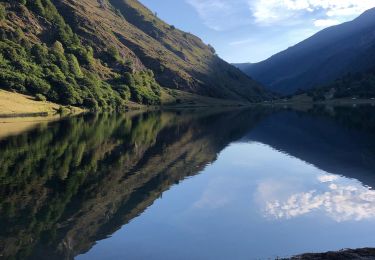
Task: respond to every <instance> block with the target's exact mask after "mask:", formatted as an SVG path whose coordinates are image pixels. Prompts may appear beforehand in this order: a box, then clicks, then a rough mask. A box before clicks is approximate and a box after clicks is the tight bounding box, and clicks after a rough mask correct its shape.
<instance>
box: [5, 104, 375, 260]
mask: <svg viewBox="0 0 375 260" xmlns="http://www.w3.org/2000/svg"><path fill="white" fill-rule="evenodd" d="M374 113H375V108H374V107H365V106H363V107H356V108H349V107H338V108H332V107H329V108H327V107H320V108H314V109H310V110H309V111H308V112H295V111H289V110H275V109H260V108H254V109H251V110H235V111H207V110H205V111H182V112H181V111H180V112H153V113H136V114H129V115H85V116H80V117H75V118H71V119H64V120H61V121H59V122H52V123H48V124H46V123H44V124H43V125H40V126H37V127H36V128H35V129H32V130H29V131H27V132H24V133H22V134H19V135H17V136H7V137H2V139H1V140H0V148H1V149H0V256H1V257H0V258H5V259H7V258H16V259H27V258H28V259H73V258H76V259H158V260H159V259H160V260H164V259H215V260H216V259H274V258H277V257H288V256H292V255H296V254H301V253H306V252H323V251H329V250H340V249H342V248H362V247H375V237H374V235H373V234H374V232H375V190H373V189H372V188H371V187H375V116H374ZM2 127H3V126H2Z"/></svg>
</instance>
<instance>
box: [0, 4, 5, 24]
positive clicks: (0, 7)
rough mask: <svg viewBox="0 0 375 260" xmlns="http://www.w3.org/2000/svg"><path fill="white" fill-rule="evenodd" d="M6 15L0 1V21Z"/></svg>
mask: <svg viewBox="0 0 375 260" xmlns="http://www.w3.org/2000/svg"><path fill="white" fill-rule="evenodd" d="M5 17H6V10H5V7H4V6H3V5H2V4H1V3H0V21H1V20H4V19H5Z"/></svg>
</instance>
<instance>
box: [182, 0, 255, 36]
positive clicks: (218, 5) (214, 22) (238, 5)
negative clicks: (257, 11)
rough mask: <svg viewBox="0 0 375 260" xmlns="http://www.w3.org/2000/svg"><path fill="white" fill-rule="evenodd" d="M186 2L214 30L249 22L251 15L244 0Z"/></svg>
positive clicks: (193, 0)
mask: <svg viewBox="0 0 375 260" xmlns="http://www.w3.org/2000/svg"><path fill="white" fill-rule="evenodd" d="M186 2H187V3H188V4H189V5H191V6H192V7H193V8H194V9H195V10H196V12H197V13H198V14H199V16H200V17H201V18H202V19H203V22H204V23H205V25H206V26H208V27H209V28H211V29H213V30H216V31H221V30H227V29H232V28H235V27H237V26H241V25H246V24H249V23H251V15H250V13H249V10H248V9H247V3H246V1H245V0H186ZM244 11H245V12H246V13H247V15H246V13H244Z"/></svg>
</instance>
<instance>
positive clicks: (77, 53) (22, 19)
mask: <svg viewBox="0 0 375 260" xmlns="http://www.w3.org/2000/svg"><path fill="white" fill-rule="evenodd" d="M0 68H1V71H0V88H3V89H7V90H14V91H17V92H21V93H27V94H31V95H33V96H36V95H38V96H39V97H40V98H42V99H44V98H46V99H47V100H49V101H53V102H56V103H60V104H64V105H75V106H84V107H87V108H92V109H111V108H124V107H126V104H127V103H128V101H133V102H136V103H141V104H147V105H158V104H160V103H161V96H162V92H163V91H164V89H165V88H172V89H178V90H182V91H187V92H191V93H195V94H199V95H205V96H211V97H216V98H224V99H232V100H246V101H258V100H261V99H263V98H265V97H266V96H267V94H266V93H265V91H264V90H262V89H261V88H260V87H259V85H258V84H257V83H255V82H254V81H252V80H251V79H250V78H248V77H247V76H245V75H244V74H242V72H240V71H239V70H238V69H236V68H234V67H232V66H231V65H229V64H227V63H226V62H224V61H222V60H221V59H220V58H218V57H217V55H216V54H215V51H214V49H213V48H212V47H211V46H208V45H205V44H204V43H203V42H202V41H201V40H200V39H198V38H197V37H195V36H193V35H191V34H188V33H185V32H182V31H180V30H178V29H176V28H174V26H171V25H168V24H166V23H164V22H163V21H161V20H160V19H158V18H157V17H156V16H155V15H154V14H153V13H152V12H151V11H149V10H148V9H147V8H145V7H144V6H142V5H141V4H140V3H139V2H138V1H136V0H126V1H125V0H124V1H122V0H100V1H97V0H81V1H71V0H17V1H15V0H6V1H5V0H0Z"/></svg>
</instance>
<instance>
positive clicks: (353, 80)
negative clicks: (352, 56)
mask: <svg viewBox="0 0 375 260" xmlns="http://www.w3.org/2000/svg"><path fill="white" fill-rule="evenodd" d="M307 93H308V95H309V96H311V97H313V99H314V100H325V99H333V98H364V99H368V98H375V70H374V71H368V72H366V73H354V74H353V73H349V74H347V75H346V76H344V77H342V78H340V79H337V80H336V81H334V82H333V83H331V84H328V85H326V86H323V87H320V88H316V89H313V90H309V91H308V92H307Z"/></svg>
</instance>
